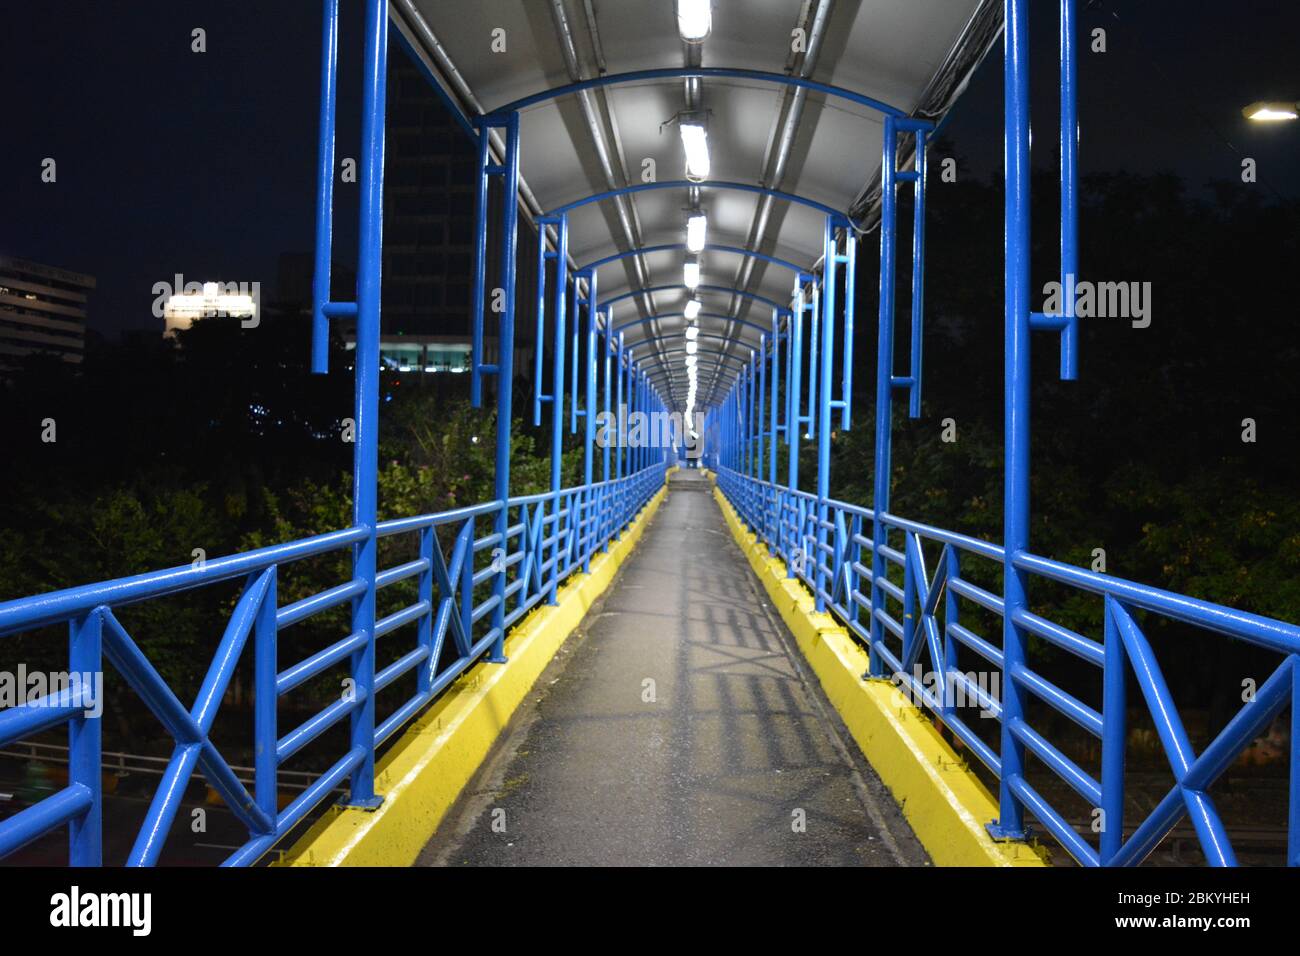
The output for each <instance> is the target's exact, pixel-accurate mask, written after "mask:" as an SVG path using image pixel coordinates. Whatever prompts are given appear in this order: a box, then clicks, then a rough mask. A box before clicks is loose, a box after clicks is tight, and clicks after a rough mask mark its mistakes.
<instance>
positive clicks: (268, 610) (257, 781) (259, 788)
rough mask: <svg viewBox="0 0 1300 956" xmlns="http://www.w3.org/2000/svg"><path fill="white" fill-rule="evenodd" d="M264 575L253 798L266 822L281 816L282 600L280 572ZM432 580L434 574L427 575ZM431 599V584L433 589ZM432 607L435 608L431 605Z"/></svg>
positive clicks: (428, 622)
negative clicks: (278, 720)
mask: <svg viewBox="0 0 1300 956" xmlns="http://www.w3.org/2000/svg"><path fill="white" fill-rule="evenodd" d="M264 573H265V574H267V575H269V576H270V580H269V582H268V583H267V587H266V595H265V596H264V597H263V598H262V603H261V606H259V607H258V609H257V617H256V618H255V619H254V622H253V742H254V749H253V770H254V773H253V780H254V787H255V792H254V794H253V798H254V799H255V800H256V801H257V806H258V809H260V810H261V811H262V812H263V813H264V814H266V816H267V818H268V819H270V820H274V819H275V817H276V814H278V813H279V812H280V807H279V803H278V797H279V789H280V788H279V785H278V783H279V781H278V780H277V775H278V773H279V769H280V761H279V759H278V757H277V755H276V747H275V745H276V740H277V739H278V737H279V734H278V729H277V727H276V704H278V703H279V700H280V695H279V691H278V690H277V689H276V684H275V675H276V673H277V672H278V669H279V668H278V666H277V665H278V664H279V650H278V637H279V635H278V634H277V631H276V623H275V612H276V606H277V604H278V601H279V598H278V596H277V594H278V590H279V589H278V588H277V586H276V584H277V578H278V576H279V571H278V570H277V569H276V568H275V567H274V566H272V567H271V568H269V569H268V570H267V571H266V572H264ZM428 574H429V575H430V578H431V579H432V575H433V571H432V569H430V570H429V571H428ZM430 594H431V595H432V584H431V585H430ZM430 607H432V604H430ZM432 621H433V612H432V611H430V612H429V613H428V614H425V615H424V617H423V618H421V621H420V626H421V627H422V628H424V627H430V628H431V626H432Z"/></svg>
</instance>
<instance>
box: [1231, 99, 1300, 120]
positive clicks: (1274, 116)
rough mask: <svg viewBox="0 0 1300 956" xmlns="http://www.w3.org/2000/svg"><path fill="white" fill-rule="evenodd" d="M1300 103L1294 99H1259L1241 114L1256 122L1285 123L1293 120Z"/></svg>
mask: <svg viewBox="0 0 1300 956" xmlns="http://www.w3.org/2000/svg"><path fill="white" fill-rule="evenodd" d="M1297 107H1300V103H1296V102H1294V101H1292V100H1259V101H1258V102H1255V103H1251V104H1250V105H1249V106H1247V107H1246V108H1245V109H1243V110H1242V111H1241V115H1242V116H1244V117H1246V119H1248V120H1251V121H1252V122H1255V123H1284V122H1286V121H1287V120H1293V119H1295V118H1296V116H1297V115H1300V113H1298V112H1297Z"/></svg>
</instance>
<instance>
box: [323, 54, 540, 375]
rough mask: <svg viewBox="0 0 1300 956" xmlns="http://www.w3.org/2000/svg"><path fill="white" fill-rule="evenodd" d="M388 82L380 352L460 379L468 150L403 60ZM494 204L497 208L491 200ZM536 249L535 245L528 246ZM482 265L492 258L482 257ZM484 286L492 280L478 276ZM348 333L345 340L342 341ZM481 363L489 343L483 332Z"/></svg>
mask: <svg viewBox="0 0 1300 956" xmlns="http://www.w3.org/2000/svg"><path fill="white" fill-rule="evenodd" d="M391 63H392V65H391V68H390V73H389V82H388V129H387V137H388V144H387V150H386V153H385V157H384V269H383V293H382V301H383V312H382V316H383V328H382V336H381V340H380V355H381V357H382V358H383V361H384V363H385V364H386V365H388V366H389V367H390V368H393V369H395V370H400V371H409V372H467V371H469V365H470V341H471V329H470V284H471V278H472V273H473V265H474V263H473V254H474V250H473V236H474V188H475V187H474V182H475V166H476V165H477V161H478V157H477V153H476V150H475V147H474V145H473V144H472V143H471V142H470V140H469V138H468V137H467V136H466V135H465V132H464V130H463V129H461V127H460V126H459V125H457V123H456V122H455V120H454V119H453V118H452V116H451V114H450V113H449V112H448V111H447V108H446V106H445V105H444V104H443V103H442V102H441V101H440V100H439V99H438V98H437V97H436V96H435V95H434V94H433V91H432V90H431V89H430V88H429V83H428V81H427V80H426V79H425V78H424V77H423V76H422V75H421V74H420V72H419V71H418V69H417V68H416V67H415V66H414V65H413V64H412V63H411V62H410V61H409V60H408V59H407V58H406V57H394V58H393V60H392V61H391ZM493 201H494V202H496V201H499V200H498V199H497V198H496V197H493ZM535 235H536V234H535V232H534V231H533V228H532V226H531V225H529V224H528V223H527V222H525V221H523V219H522V218H521V220H520V223H519V243H520V249H521V255H520V256H519V269H518V275H517V278H516V283H517V286H516V287H517V290H518V292H517V294H516V308H515V343H516V355H515V364H516V370H522V369H526V368H527V364H526V363H527V360H528V356H530V355H531V347H532V346H531V343H532V337H533V335H532V329H531V327H530V323H529V322H527V321H525V317H526V316H527V315H528V314H530V313H529V311H528V309H527V308H526V307H525V303H526V302H527V298H528V293H527V291H526V290H528V289H530V288H531V287H532V283H533V282H534V279H533V278H531V275H532V270H531V263H532V259H533V257H532V256H531V255H525V254H523V252H522V251H523V250H526V249H528V248H529V244H530V243H532V242H535V241H536V239H535ZM533 248H535V247H533ZM490 258H491V257H490ZM487 282H488V286H489V288H491V286H492V283H493V275H492V274H489V275H488V276H487ZM350 331H351V330H350V329H349V330H347V331H345V333H344V334H345V338H347V339H349V340H351V335H350V334H349V333H350ZM486 331H487V337H488V340H487V341H486V342H485V349H486V351H487V353H488V354H487V356H485V358H486V359H487V360H488V361H493V360H494V359H493V358H492V352H493V351H494V350H495V347H496V343H495V341H494V340H493V339H494V336H495V330H494V329H492V328H489V329H487V330H486Z"/></svg>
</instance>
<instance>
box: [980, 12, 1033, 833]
mask: <svg viewBox="0 0 1300 956" xmlns="http://www.w3.org/2000/svg"><path fill="white" fill-rule="evenodd" d="M1003 66H1004V80H1003V82H1004V94H1003V97H1004V103H1003V108H1004V110H1005V114H1006V133H1005V147H1004V150H1005V152H1004V157H1005V163H1006V201H1005V205H1006V210H1005V217H1006V225H1005V228H1004V231H1003V242H1004V244H1005V255H1006V263H1005V273H1004V281H1005V284H1006V292H1005V303H1004V312H1005V314H1004V316H1003V321H1004V333H1005V347H1004V356H1003V357H1004V366H1005V369H1004V374H1005V385H1004V389H1003V424H1004V430H1005V436H1006V437H1005V447H1004V462H1003V469H1004V472H1005V474H1004V477H1003V482H1004V485H1003V489H1004V490H1003V543H1004V547H1005V551H1006V553H1005V559H1004V562H1003V571H1002V574H1003V602H1004V609H1003V615H1002V657H1003V663H1002V740H1001V761H1002V772H1001V774H1000V778H1001V779H1000V785H999V791H998V799H999V806H1000V812H999V816H998V820H997V822H996V823H995V824H992V825H990V828H989V829H990V832H991V833H992V834H993V835H994V836H996V837H1001V838H1007V839H1019V838H1022V837H1023V836H1024V829H1025V827H1024V808H1023V806H1021V804H1020V802H1019V800H1017V799H1016V796H1015V794H1014V793H1013V792H1012V790H1011V787H1010V785H1009V783H1010V781H1011V780H1013V779H1015V778H1017V777H1022V776H1023V775H1024V763H1025V754H1024V745H1023V744H1022V743H1020V741H1019V740H1018V739H1017V738H1016V736H1015V735H1014V734H1013V733H1012V732H1011V728H1012V727H1013V726H1014V725H1015V724H1016V722H1017V721H1019V720H1020V719H1022V718H1023V717H1024V700H1023V692H1022V690H1021V688H1020V686H1019V684H1017V683H1016V681H1015V680H1013V679H1012V678H1011V675H1012V674H1014V673H1015V672H1016V670H1017V669H1018V668H1019V667H1020V666H1021V665H1023V664H1024V662H1025V644H1026V636H1025V634H1024V632H1023V631H1022V630H1021V628H1020V626H1019V625H1018V624H1017V623H1016V616H1017V615H1018V614H1019V613H1021V612H1022V611H1024V610H1025V609H1026V607H1027V604H1028V600H1027V594H1026V585H1027V583H1028V582H1027V576H1026V575H1025V573H1024V572H1023V571H1021V570H1020V569H1019V568H1018V567H1016V564H1015V561H1016V558H1017V557H1018V556H1019V555H1021V554H1022V553H1024V552H1025V551H1026V550H1028V548H1029V311H1030V302H1029V280H1030V275H1029V251H1030V250H1029V176H1030V170H1029V4H1028V2H1027V0H1006V30H1005V34H1004V64H1003Z"/></svg>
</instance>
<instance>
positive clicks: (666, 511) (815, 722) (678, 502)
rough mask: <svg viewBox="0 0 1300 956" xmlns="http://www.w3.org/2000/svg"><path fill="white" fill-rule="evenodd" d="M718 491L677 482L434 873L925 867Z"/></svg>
mask: <svg viewBox="0 0 1300 956" xmlns="http://www.w3.org/2000/svg"><path fill="white" fill-rule="evenodd" d="M710 489H711V485H710V484H709V482H708V481H707V480H706V479H705V478H704V477H703V476H702V475H701V474H699V473H698V472H692V471H683V472H678V473H676V474H674V475H673V476H672V478H671V480H670V485H669V493H668V497H667V499H666V500H665V501H664V502H663V504H662V505H661V507H660V509H659V512H658V514H657V515H656V516H655V517H654V519H653V520H652V522H651V523H650V525H649V526H648V527H647V529H646V532H645V536H644V537H643V538H642V540H641V542H640V544H639V545H638V546H637V548H636V549H635V551H634V552H633V553H632V555H631V556H630V557H629V559H628V561H627V563H626V565H625V566H624V567H623V569H622V570H621V572H620V573H619V575H618V577H617V578H616V579H615V581H614V583H613V585H612V586H611V587H610V589H609V591H608V592H606V595H605V596H604V597H603V598H602V600H601V601H600V602H599V603H598V604H597V605H596V606H595V607H593V608H592V609H591V611H590V612H589V613H588V615H587V618H586V620H584V622H583V624H582V626H581V628H580V629H579V631H578V632H577V633H576V634H575V635H574V636H573V637H571V638H570V639H569V641H568V642H567V643H566V644H565V645H564V647H563V648H562V649H561V650H560V652H559V654H558V655H557V656H556V659H555V660H554V661H553V662H552V663H551V665H550V667H549V668H548V669H547V670H546V672H545V673H543V675H542V677H541V678H540V679H539V681H538V683H537V685H536V687H534V689H533V691H532V693H531V694H530V695H529V699H528V700H527V701H526V702H525V703H524V704H523V705H521V707H520V708H519V710H518V711H517V712H516V714H515V716H514V719H513V721H512V723H511V726H510V727H509V728H508V729H507V731H506V733H505V734H504V735H503V736H502V737H501V739H500V740H499V741H498V743H497V746H496V748H495V749H494V750H493V752H492V754H491V755H489V757H488V759H487V760H486V761H485V762H484V765H483V767H482V768H480V770H479V772H478V774H477V775H476V777H475V778H474V779H473V780H471V781H470V783H469V784H468V785H467V787H466V789H465V791H464V793H463V794H462V796H461V798H460V800H459V801H458V802H457V804H456V806H455V807H453V808H452V811H451V812H450V813H449V814H448V815H447V817H446V818H445V820H444V821H443V824H442V826H441V828H440V829H439V831H438V832H437V833H436V834H435V835H434V837H433V839H432V840H431V841H430V842H429V844H428V846H427V847H425V849H424V852H423V853H422V854H421V856H420V860H419V863H420V864H421V865H464V864H475V865H525V866H526V865H573V864H578V865H582V864H589V865H668V864H678V865H693V864H701V865H702V864H733V865H779V864H802V865H870V866H903V865H916V864H920V863H924V862H926V855H925V851H924V850H923V849H922V848H921V846H920V844H919V843H918V842H917V840H916V838H915V837H914V836H913V835H912V833H911V831H910V830H909V829H908V826H907V824H906V822H904V820H903V817H902V814H901V813H900V812H899V810H898V808H897V806H896V805H895V804H894V802H893V800H892V799H891V797H890V796H889V794H888V793H887V791H886V790H885V789H884V787H883V785H882V784H881V783H880V780H879V779H878V778H877V777H876V775H875V773H874V772H873V771H872V770H871V768H870V767H869V766H868V765H867V764H866V763H865V761H864V760H863V759H862V757H861V754H860V753H858V751H857V749H856V747H855V745H854V744H853V741H852V739H851V738H850V737H849V735H848V732H847V731H846V730H845V728H844V727H843V725H842V724H841V722H840V719H839V717H838V715H837V714H836V713H835V712H834V710H833V709H832V708H831V706H830V704H829V703H828V702H827V701H826V699H825V698H824V696H823V695H822V693H821V690H820V689H819V688H818V687H817V686H816V678H815V676H814V675H812V674H811V672H809V671H807V669H806V667H805V665H804V663H803V661H802V659H801V658H800V656H799V651H798V649H797V647H796V646H795V641H794V638H793V636H792V635H791V634H790V633H789V631H788V630H787V629H786V628H785V625H784V624H783V623H782V622H781V620H780V618H779V616H778V615H777V614H776V612H775V610H774V609H773V608H772V607H771V605H770V602H769V601H768V600H767V595H766V594H764V593H763V592H762V590H761V588H760V586H759V583H758V581H757V579H756V578H755V577H754V575H753V572H752V571H751V570H750V568H749V565H748V564H747V563H746V561H745V559H744V557H743V556H742V554H741V552H740V549H739V548H738V547H737V545H736V543H735V541H734V540H733V539H732V537H731V535H730V533H729V532H728V530H727V528H726V526H725V525H724V524H723V520H722V513H721V511H720V510H719V508H718V505H717V503H716V502H715V501H714V500H713V498H712V496H711V494H710Z"/></svg>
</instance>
